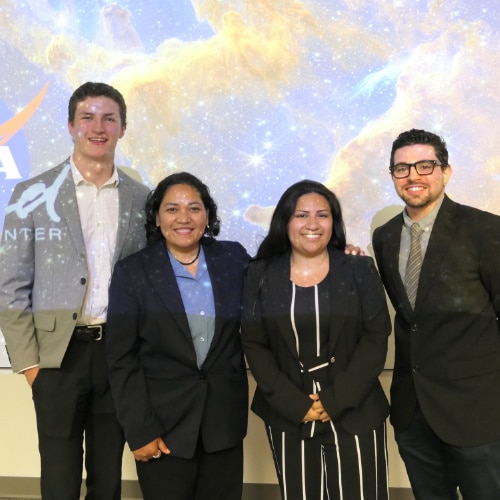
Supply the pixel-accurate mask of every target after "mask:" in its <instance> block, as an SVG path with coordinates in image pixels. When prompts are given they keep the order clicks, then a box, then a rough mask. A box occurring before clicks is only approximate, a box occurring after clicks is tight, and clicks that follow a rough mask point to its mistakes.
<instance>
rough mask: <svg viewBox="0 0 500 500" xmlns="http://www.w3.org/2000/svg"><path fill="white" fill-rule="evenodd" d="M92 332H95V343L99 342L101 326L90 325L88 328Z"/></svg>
mask: <svg viewBox="0 0 500 500" xmlns="http://www.w3.org/2000/svg"><path fill="white" fill-rule="evenodd" d="M89 328H92V330H97V337H96V338H95V339H94V341H95V342H100V341H101V340H102V325H92V326H89Z"/></svg>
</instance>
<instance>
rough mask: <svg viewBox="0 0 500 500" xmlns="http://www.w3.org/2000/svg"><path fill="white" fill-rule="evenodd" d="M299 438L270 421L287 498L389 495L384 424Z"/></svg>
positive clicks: (375, 498)
mask: <svg viewBox="0 0 500 500" xmlns="http://www.w3.org/2000/svg"><path fill="white" fill-rule="evenodd" d="M331 429H332V432H327V433H324V434H320V435H317V436H314V437H312V438H308V439H301V436H300V434H299V433H297V434H295V433H287V432H282V431H277V430H276V429H273V428H271V427H269V426H266V432H267V437H268V439H269V444H270V446H271V451H272V454H273V458H274V465H275V467H276V472H277V475H278V480H279V484H280V490H281V496H282V498H283V500H388V498H389V490H388V477H387V446H386V428H385V423H383V424H382V425H381V426H380V427H378V428H377V429H374V430H373V431H370V432H368V433H366V434H363V435H353V434H349V433H347V432H345V431H344V430H342V429H341V428H340V426H338V425H337V426H335V425H334V424H333V423H331Z"/></svg>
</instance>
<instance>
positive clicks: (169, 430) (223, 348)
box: [106, 172, 249, 500]
mask: <svg viewBox="0 0 500 500" xmlns="http://www.w3.org/2000/svg"><path fill="white" fill-rule="evenodd" d="M146 215H147V224H146V229H147V234H148V246H147V248H145V249H144V250H142V251H140V252H137V253H135V254H133V255H131V256H130V257H128V258H127V259H124V260H122V261H120V262H119V263H118V264H117V265H116V267H115V270H114V273H113V277H112V280H111V286H110V298H109V309H108V323H107V334H106V355H107V359H108V363H109V371H110V383H111V390H112V393H113V397H114V400H115V404H116V407H117V412H118V418H119V421H120V423H121V425H122V426H123V428H124V431H125V435H126V438H127V441H128V444H129V446H130V448H131V450H132V452H133V454H134V457H135V459H136V465H137V473H138V478H139V483H140V486H141V489H142V492H143V495H144V498H145V499H146V500H160V499H161V500H163V499H165V498H168V499H169V500H193V499H196V500H208V499H214V498H220V499H224V500H233V499H234V500H240V499H241V494H242V484H243V444H242V443H243V438H244V436H245V434H246V429H247V412H248V410H247V408H248V383H247V375H246V367H245V363H244V358H243V353H242V348H241V342H240V311H241V291H242V282H243V273H244V270H245V267H246V265H247V263H248V260H249V256H248V254H247V252H246V251H245V249H244V248H243V247H242V246H241V245H240V244H239V243H236V242H230V241H220V242H219V241H216V240H215V238H214V237H215V236H216V235H217V234H218V233H219V230H220V220H219V218H218V217H217V206H216V204H215V202H214V200H213V199H212V197H211V196H210V193H209V190H208V188H207V186H206V185H205V184H203V183H202V182H201V181H200V180H199V179H197V178H196V177H194V176H193V175H191V174H189V173H186V172H182V173H176V174H172V175H170V176H168V177H167V178H165V179H164V180H163V181H161V182H160V183H159V185H158V187H157V188H156V189H155V190H154V191H153V192H152V193H151V194H150V195H149V197H148V201H147V204H146Z"/></svg>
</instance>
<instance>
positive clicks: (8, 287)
mask: <svg viewBox="0 0 500 500" xmlns="http://www.w3.org/2000/svg"><path fill="white" fill-rule="evenodd" d="M118 175H119V184H118V193H119V195H118V196H119V221H118V232H117V242H116V249H115V253H114V257H113V264H114V263H115V262H116V261H118V260H119V259H121V258H123V257H126V256H127V255H129V254H131V253H133V252H136V251H137V250H140V249H141V248H142V247H144V246H145V244H146V235H145V228H144V224H145V222H146V221H145V212H144V207H145V202H146V197H147V195H148V192H149V190H148V189H147V188H146V187H145V186H143V185H142V184H140V183H138V182H136V181H134V180H133V179H132V178H130V177H129V176H127V175H126V174H125V173H124V172H122V171H120V170H118ZM88 279H89V276H88V267H87V258H86V254H85V244H84V239H83V232H82V228H81V222H80V217H79V213H78V204H77V200H76V190H75V185H74V182H73V178H72V175H71V167H70V162H69V158H68V159H67V160H66V161H64V162H63V163H61V164H60V165H58V166H57V167H55V168H53V169H51V170H49V171H47V172H44V173H43V174H41V175H38V176H36V177H34V178H32V179H29V180H27V181H24V182H21V183H19V184H18V185H17V186H16V188H15V189H14V193H13V194H12V197H11V200H10V203H9V205H8V207H7V210H6V217H5V224H4V229H3V234H2V242H1V247H0V327H1V329H2V333H3V335H4V337H5V340H6V343H7V350H8V354H9V358H10V362H11V365H12V369H13V370H14V371H20V370H23V369H24V368H27V367H30V366H34V365H40V367H41V368H58V367H60V366H61V362H62V359H63V357H64V354H65V352H66V349H67V347H68V344H69V341H70V338H71V334H72V332H73V329H74V327H75V323H76V319H77V317H78V316H79V315H80V313H81V308H82V304H83V301H84V296H85V290H86V284H87V280H88Z"/></svg>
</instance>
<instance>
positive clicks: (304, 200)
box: [288, 193, 333, 257]
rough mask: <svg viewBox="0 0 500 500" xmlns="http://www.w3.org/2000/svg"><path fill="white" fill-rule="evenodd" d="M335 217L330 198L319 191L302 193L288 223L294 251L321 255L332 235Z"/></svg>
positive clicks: (304, 254) (301, 253)
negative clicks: (329, 201) (333, 216)
mask: <svg viewBox="0 0 500 500" xmlns="http://www.w3.org/2000/svg"><path fill="white" fill-rule="evenodd" d="M332 231H333V218H332V212H331V210H330V205H329V204H328V200H327V199H326V198H325V197H324V196H322V195H320V194H318V193H308V194H304V195H302V196H301V197H300V198H299V199H298V200H297V206H296V207H295V212H294V213H293V214H292V217H291V218H290V221H289V223H288V238H289V240H290V244H291V246H292V252H295V253H298V254H300V255H303V256H307V257H314V256H316V255H320V254H321V253H323V252H324V251H325V250H326V247H327V245H328V243H329V242H330V239H331V237H332Z"/></svg>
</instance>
